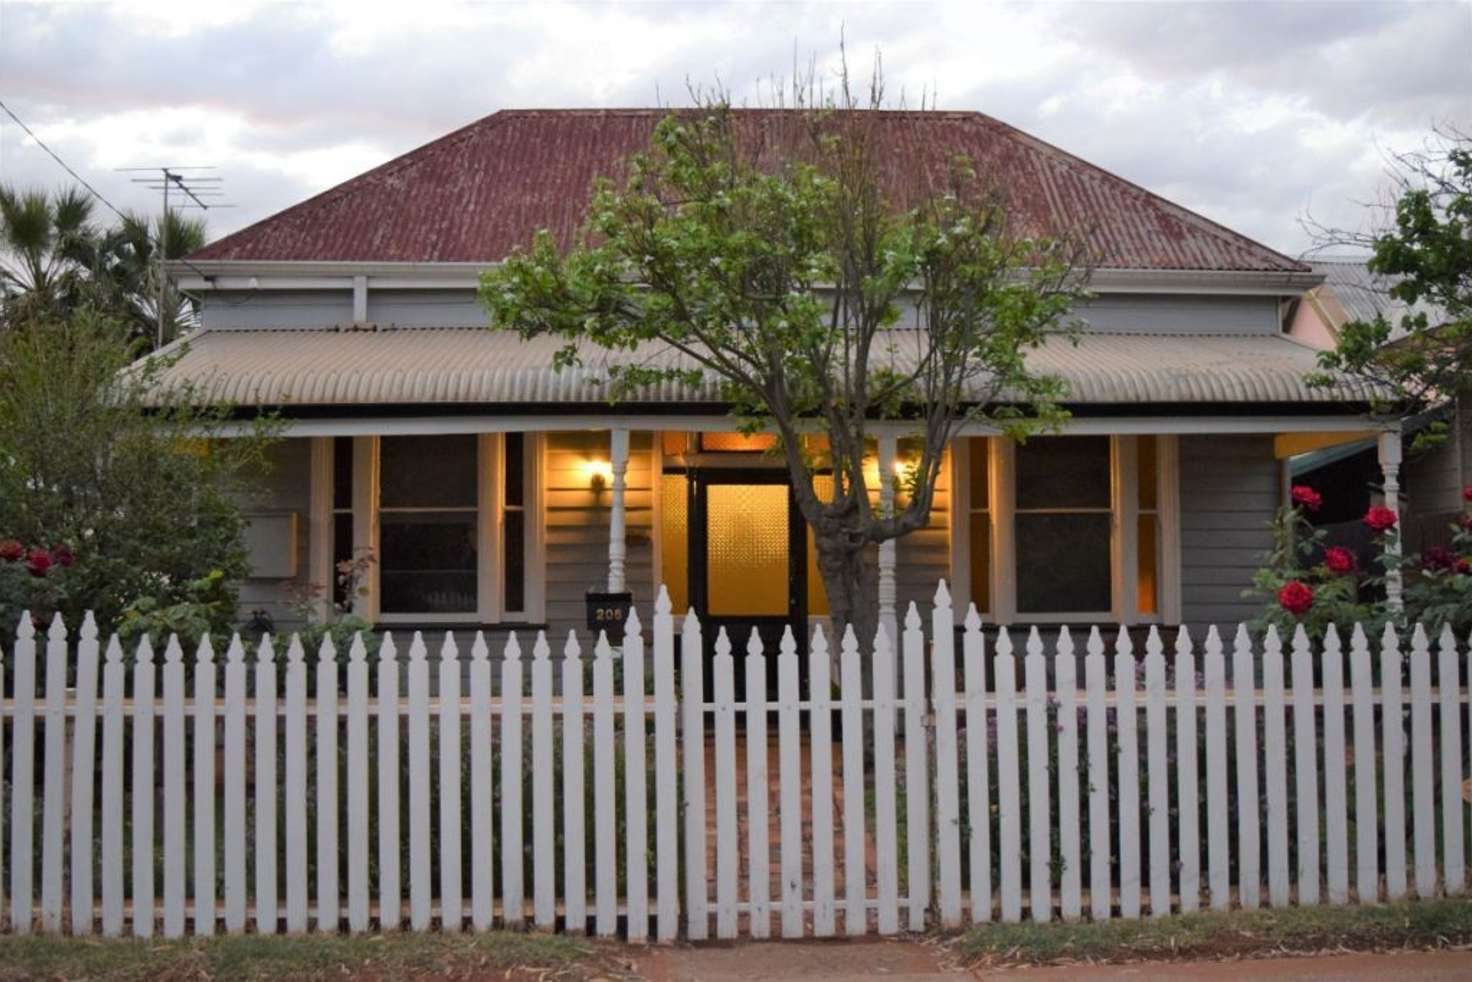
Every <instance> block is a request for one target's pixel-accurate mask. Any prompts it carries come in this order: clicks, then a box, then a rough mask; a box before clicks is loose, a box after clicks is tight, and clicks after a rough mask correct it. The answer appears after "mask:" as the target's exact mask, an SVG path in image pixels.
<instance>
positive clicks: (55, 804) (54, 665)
mask: <svg viewBox="0 0 1472 982" xmlns="http://www.w3.org/2000/svg"><path fill="white" fill-rule="evenodd" d="M66 663H67V643H66V624H65V622H63V621H62V619H61V614H60V612H58V613H57V614H56V615H55V616H54V617H53V618H52V619H51V627H50V628H49V629H48V630H47V632H46V708H45V714H46V730H45V732H46V761H45V775H44V778H43V780H44V781H45V784H44V785H43V787H42V792H41V795H42V804H41V808H42V811H41V929H42V930H44V931H48V932H56V931H60V930H61V905H62V896H63V893H62V882H61V867H62V846H63V844H64V843H65V842H66V681H67V679H66Z"/></svg>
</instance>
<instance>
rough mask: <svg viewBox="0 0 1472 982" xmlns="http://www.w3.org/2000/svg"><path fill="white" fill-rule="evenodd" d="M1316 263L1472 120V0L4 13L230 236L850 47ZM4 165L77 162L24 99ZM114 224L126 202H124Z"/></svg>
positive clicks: (133, 155) (144, 8) (136, 203)
mask: <svg viewBox="0 0 1472 982" xmlns="http://www.w3.org/2000/svg"><path fill="white" fill-rule="evenodd" d="M840 37H844V38H846V42H847V46H848V51H849V60H850V64H851V65H852V66H853V67H855V68H856V69H857V70H858V71H860V72H861V73H867V71H868V68H869V65H870V61H871V59H872V57H873V54H874V52H875V50H876V49H878V50H881V51H882V53H883V61H884V69H885V76H886V80H887V84H888V89H889V92H890V94H891V96H892V97H894V98H895V99H896V100H897V99H898V98H899V96H900V95H901V93H903V95H904V98H905V101H906V102H907V103H908V104H909V105H911V106H914V105H916V104H918V103H919V102H920V100H921V98H922V96H923V97H924V98H925V100H926V101H927V103H928V102H930V101H931V100H932V99H933V100H934V101H935V103H936V104H937V105H938V106H939V107H940V108H942V109H952V110H963V109H966V110H969V109H974V110H980V111H982V112H986V113H990V114H991V115H993V116H996V117H998V118H999V119H1002V120H1004V121H1006V122H1008V123H1011V124H1013V125H1015V126H1017V127H1019V128H1021V129H1023V130H1025V131H1027V132H1029V133H1032V134H1033V135H1035V136H1038V137H1040V138H1042V139H1044V140H1047V141H1049V142H1051V143H1055V144H1057V145H1058V146H1060V147H1062V148H1064V149H1065V150H1068V151H1070V152H1072V153H1075V154H1077V155H1078V156H1081V157H1083V158H1085V159H1086V160H1089V161H1091V162H1093V163H1095V164H1098V165H1100V166H1102V167H1105V168H1107V169H1109V170H1111V171H1113V172H1115V173H1117V174H1119V175H1121V176H1123V177H1126V178H1128V179H1130V180H1132V181H1135V182H1136V183H1139V184H1142V185H1144V186H1145V187H1147V188H1149V189H1150V190H1152V191H1155V192H1157V193H1159V194H1162V195H1164V196H1165V197H1167V198H1170V199H1172V200H1173V201H1176V202H1178V203H1180V204H1182V205H1185V206H1186V207H1189V208H1192V209H1194V210H1196V211H1199V212H1201V213H1202V214H1204V215H1206V216H1207V217H1209V218H1212V219H1214V220H1216V221H1219V222H1221V223H1223V224H1225V225H1227V226H1229V227H1231V228H1233V229H1236V230H1237V231H1240V232H1243V233H1245V234H1247V235H1250V236H1252V237H1254V238H1256V239H1258V240H1260V241H1262V242H1263V243H1265V244H1267V245H1269V246H1272V247H1274V248H1277V249H1281V250H1283V251H1285V252H1288V253H1290V254H1299V253H1301V252H1302V251H1303V250H1304V249H1306V248H1307V247H1308V246H1309V245H1310V239H1309V236H1308V234H1307V233H1306V232H1305V230H1304V229H1303V228H1302V225H1301V222H1302V220H1303V219H1304V218H1305V217H1307V216H1310V215H1311V216H1312V217H1313V218H1314V219H1317V220H1318V221H1321V222H1325V223H1327V224H1331V225H1335V226H1348V227H1362V226H1363V224H1364V222H1365V221H1366V220H1367V217H1368V215H1369V213H1368V212H1367V210H1366V208H1365V204H1366V203H1367V202H1373V201H1375V200H1376V199H1378V198H1379V197H1380V196H1381V192H1382V190H1383V187H1384V184H1385V182H1384V176H1383V175H1384V170H1385V166H1386V161H1387V156H1388V154H1390V153H1393V152H1396V151H1405V150H1413V149H1415V148H1417V147H1419V146H1421V145H1422V144H1423V143H1424V141H1425V139H1426V137H1427V135H1428V133H1429V131H1430V129H1431V127H1432V125H1433V124H1438V123H1440V124H1451V125H1455V126H1460V127H1462V128H1463V129H1464V130H1466V129H1472V55H1469V52H1472V0H1455V2H1426V3H1350V2H1344V3H1339V2H1314V3H1308V2H1298V3H1267V2H1241V3H1131V4H1112V3H1069V4H1062V3H1058V4H1033V5H1010V4H1009V5H1002V4H983V3H957V4H949V3H919V2H915V3H892V4H879V3H846V4H839V3H806V4H804V3H636V4H622V5H611V4H608V5H592V4H584V5H554V4H489V3H482V4H473V5H467V4H439V3H435V2H431V0H414V2H399V3H395V4H384V5H379V4H375V3H371V2H359V3H353V4H342V5H336V4H309V3H294V4H286V3H253V2H230V3H224V2H219V3H194V2H190V3H186V2H175V0H163V2H155V3H150V4H146V5H129V4H121V3H119V4H57V5H37V4H21V3H10V2H0V99H3V100H4V101H5V102H6V104H7V105H9V107H10V108H11V109H12V110H14V111H15V113H16V114H17V115H19V116H20V118H21V119H23V120H24V121H25V122H26V123H27V124H28V125H29V126H30V127H31V128H32V129H33V130H34V131H35V133H36V134H37V135H38V136H39V137H40V138H41V139H42V140H43V141H45V142H46V143H47V144H48V145H49V146H50V147H51V148H52V149H53V150H55V151H56V152H57V153H59V154H60V155H61V156H62V157H63V158H64V159H65V160H66V161H67V162H68V163H69V164H71V166H72V167H73V168H75V169H76V170H78V171H79V172H80V173H81V174H82V176H83V177H85V178H87V179H88V181H89V182H91V183H92V184H93V185H94V186H95V187H96V188H97V189H98V190H99V191H101V192H102V194H103V195H105V196H106V197H107V198H108V199H109V200H110V201H112V202H113V203H114V204H116V205H118V206H119V207H121V208H125V209H128V208H131V209H137V210H148V209H154V210H156V209H157V207H158V197H157V193H156V192H150V191H147V190H145V189H143V188H141V187H138V186H136V185H134V184H132V183H130V180H129V179H130V178H131V177H135V176H137V175H134V174H128V173H120V172H118V170H117V169H118V168H123V167H138V166H146V165H158V164H211V165H215V166H217V167H218V170H217V171H215V172H214V173H215V174H217V175H219V176H221V177H223V178H224V187H225V189H226V191H227V193H228V198H227V200H229V201H230V202H233V203H234V204H236V205H237V207H235V208H232V209H222V210H217V211H212V212H210V214H209V215H208V222H209V231H210V237H211V238H217V237H219V236H220V235H224V234H226V233H228V232H231V231H234V230H235V229H237V228H240V227H243V226H244V225H247V224H249V223H251V222H253V221H256V220H258V219H260V218H263V217H265V216H267V215H270V214H272V213H274V212H276V211H279V210H281V209H282V208H285V207H287V206H289V205H291V204H294V203H295V202H297V201H300V200H302V199H303V198H306V197H308V196H310V195H312V194H315V193H317V192H319V191H322V190H325V189H326V188H328V187H331V186H332V185H334V184H337V183H339V182H340V181H343V180H346V179H347V178H350V177H352V176H354V175H356V174H358V173H361V172H362V171H364V170H367V169H368V168H370V167H372V166H374V165H376V164H379V163H382V162H383V161H385V160H387V159H390V158H391V157H394V156H397V155H398V154H400V153H403V152H405V151H407V150H411V149H413V148H414V147H416V146H419V145H420V144H422V143H425V142H427V141H429V140H432V139H434V138H435V137H438V136H441V135H443V134H444V133H446V132H448V131H450V130H452V129H455V128H457V127H459V126H462V125H464V124H465V123H468V122H470V121H472V120H474V119H477V118H479V117H481V116H484V115H487V114H489V113H491V112H494V111H495V110H497V109H504V108H548V107H557V108H560V107H599V106H648V105H672V106H682V105H687V104H688V103H689V97H688V95H687V83H695V84H699V85H708V84H710V83H713V82H716V81H719V82H721V83H722V84H723V85H725V86H726V87H727V89H728V90H729V91H730V92H731V93H732V95H733V97H734V98H735V100H736V101H737V102H738V103H746V104H752V105H759V104H765V103H767V102H768V101H769V99H770V93H771V89H772V85H773V80H774V79H777V80H779V81H778V84H779V85H780V80H781V79H783V78H787V77H790V76H791V74H792V71H793V66H794V63H795V62H796V63H799V64H802V65H806V64H807V63H808V61H809V59H816V65H817V70H818V72H819V74H820V75H821V76H823V77H825V78H831V77H832V75H833V73H834V72H835V70H836V64H837V57H838V41H839V38H840ZM0 177H3V179H4V180H5V181H6V182H9V183H11V184H17V185H22V186H25V185H41V186H46V187H55V186H60V185H63V184H66V183H68V181H69V178H68V177H67V175H66V174H65V172H64V171H62V170H61V169H60V168H59V167H58V166H57V164H56V163H55V162H54V161H52V160H51V159H50V158H49V157H48V156H47V155H46V154H45V153H44V152H43V151H42V150H41V149H40V148H39V147H37V146H36V145H35V144H34V142H33V141H32V140H30V139H29V138H28V137H26V136H25V135H24V134H23V133H22V132H21V131H20V129H19V128H18V127H17V126H15V125H14V123H13V122H12V121H11V120H10V119H9V118H8V117H4V116H0ZM101 214H102V216H103V217H107V213H106V211H105V209H102V210H101Z"/></svg>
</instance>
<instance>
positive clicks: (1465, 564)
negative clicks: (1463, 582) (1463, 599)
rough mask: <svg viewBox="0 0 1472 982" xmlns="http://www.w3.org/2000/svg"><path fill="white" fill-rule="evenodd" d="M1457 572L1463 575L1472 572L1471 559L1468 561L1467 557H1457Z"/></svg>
mask: <svg viewBox="0 0 1472 982" xmlns="http://www.w3.org/2000/svg"><path fill="white" fill-rule="evenodd" d="M1457 572H1458V573H1461V574H1462V575H1463V576H1466V575H1467V574H1468V573H1472V561H1469V560H1467V559H1458V560H1457Z"/></svg>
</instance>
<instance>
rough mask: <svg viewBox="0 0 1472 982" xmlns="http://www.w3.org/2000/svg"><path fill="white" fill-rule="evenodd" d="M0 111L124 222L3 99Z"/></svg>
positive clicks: (116, 209) (104, 199)
mask: <svg viewBox="0 0 1472 982" xmlns="http://www.w3.org/2000/svg"><path fill="white" fill-rule="evenodd" d="M0 109H4V110H5V115H7V116H9V117H10V118H11V119H13V120H15V125H16V126H19V127H20V128H21V129H23V130H25V131H26V135H27V136H29V137H30V138H31V139H32V140H35V141H36V146H38V147H40V148H41V149H42V150H45V151H46V153H47V154H48V155H50V157H51V159H52V160H54V161H56V162H57V163H58V164H60V165H61V169H62V170H64V171H66V172H67V173H68V174H70V175H71V176H72V179H73V180H75V181H76V182H77V183H78V184H80V185H82V187H84V188H86V189H87V190H88V191H90V192H91V193H92V197H94V198H96V199H97V200H98V201H100V202H102V203H103V204H105V205H107V207H109V208H111V209H112V213H113V214H114V215H116V216H118V217H119V218H121V219H124V220H125V221H126V219H127V216H125V215H124V214H123V213H122V212H121V211H119V210H118V206H117V205H115V204H113V203H112V202H111V201H108V200H107V199H106V198H104V197H103V196H102V192H101V191H98V190H97V189H96V188H94V187H93V186H92V185H91V184H88V183H87V179H86V178H84V177H83V176H82V175H81V174H78V173H77V172H76V171H74V170H72V167H71V165H70V164H68V163H67V162H66V161H65V160H62V159H61V157H60V156H59V155H58V154H57V153H56V151H55V150H52V149H51V148H50V147H48V146H47V145H46V144H45V142H44V141H43V140H42V139H41V138H40V137H39V136H37V135H36V134H35V133H34V132H32V130H31V128H30V127H29V126H27V125H26V124H25V123H24V122H22V121H21V118H20V117H19V116H17V115H16V114H15V112H14V110H12V109H11V108H10V107H9V106H7V105H6V104H5V101H4V100H3V99H0Z"/></svg>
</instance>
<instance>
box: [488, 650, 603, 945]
mask: <svg viewBox="0 0 1472 982" xmlns="http://www.w3.org/2000/svg"><path fill="white" fill-rule="evenodd" d="M578 682H579V685H581V683H582V679H581V678H580V679H579V680H578ZM566 690H567V682H566V681H564V682H563V691H564V692H566ZM581 722H582V721H581V720H579V724H580V727H581ZM578 738H579V743H580V744H581V738H582V732H581V728H580V729H579V733H578ZM566 746H567V744H566V743H565V742H564V744H563V747H564V752H566ZM578 752H579V753H581V752H582V747H581V745H580V746H579V747H578ZM491 764H492V758H491V662H490V650H489V649H488V648H487V647H486V636H485V633H484V632H483V631H476V632H475V642H474V643H473V644H471V646H470V920H471V923H472V924H474V925H475V929H476V930H477V931H489V930H490V929H491V925H492V924H493V923H494V920H495V889H494V886H493V884H492V882H491V873H492V871H493V869H494V866H495V859H494V857H495V855H496V853H495V841H494V839H493V838H492V835H493V833H492V828H491V825H492V822H491V808H492V806H493V804H494V800H495V790H494V789H495V779H494V771H493V770H492V769H491ZM566 770H567V769H566V767H564V768H563V772H564V773H563V778H564V780H566V776H567V775H566ZM578 776H579V778H581V776H582V774H581V770H580V771H579V774H578ZM581 787H582V786H581V784H579V797H578V799H577V802H576V804H577V807H578V808H579V809H581V808H582V804H583V799H582V797H581ZM564 800H565V801H567V803H568V804H567V807H568V808H571V807H572V806H573V802H572V800H571V799H570V798H566V797H564ZM578 833H579V839H578V845H579V846H581V845H582V838H581V835H582V829H581V828H579V830H578ZM579 872H581V870H580V871H579ZM570 874H571V869H570V868H569V875H570ZM571 905H572V895H571V894H570V893H569V895H568V913H567V916H568V930H572V919H573V910H572V906H571Z"/></svg>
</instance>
